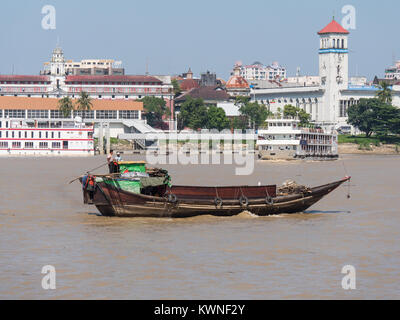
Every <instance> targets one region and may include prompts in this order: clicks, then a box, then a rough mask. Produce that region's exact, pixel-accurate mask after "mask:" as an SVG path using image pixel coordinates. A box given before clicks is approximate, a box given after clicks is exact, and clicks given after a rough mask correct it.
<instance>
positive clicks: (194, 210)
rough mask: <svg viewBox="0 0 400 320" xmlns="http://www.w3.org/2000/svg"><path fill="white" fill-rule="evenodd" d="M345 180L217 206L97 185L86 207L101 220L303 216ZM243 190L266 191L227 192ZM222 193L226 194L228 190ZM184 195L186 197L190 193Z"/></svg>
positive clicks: (211, 201) (210, 201)
mask: <svg viewBox="0 0 400 320" xmlns="http://www.w3.org/2000/svg"><path fill="white" fill-rule="evenodd" d="M349 179H350V178H345V179H343V180H340V181H337V182H333V183H330V184H327V185H323V186H319V187H316V188H311V189H309V190H308V191H307V192H306V193H298V194H292V195H287V196H276V195H275V194H274V196H273V197H272V196H271V197H268V196H267V197H265V196H262V197H260V196H258V197H257V198H251V197H248V198H247V195H246V197H245V198H244V199H245V200H243V198H242V197H240V198H239V195H238V196H237V198H235V199H225V200H222V199H221V198H218V199H220V200H221V202H216V198H212V199H210V198H207V197H204V198H199V197H195V196H193V197H192V198H191V197H190V196H188V195H185V194H182V193H181V194H179V193H178V194H177V195H176V198H175V199H173V200H174V201H171V199H170V198H169V199H168V197H165V198H162V197H152V196H145V195H141V194H135V193H131V192H128V191H124V190H121V189H119V188H116V187H114V186H111V185H109V184H106V183H104V182H100V183H98V184H97V186H96V191H95V193H94V195H93V199H92V200H90V203H91V204H94V205H95V206H96V207H97V209H98V210H99V212H100V213H101V214H102V215H103V216H115V217H149V218H188V217H194V216H201V215H212V216H226V217H229V216H235V215H238V214H240V213H242V212H244V211H249V212H251V213H253V214H255V215H258V216H268V215H278V214H283V213H285V214H294V213H301V212H304V211H305V210H307V209H308V208H310V207H311V206H312V205H314V204H315V203H317V202H318V201H320V200H321V199H322V198H323V197H325V196H326V195H328V194H329V193H331V192H332V191H334V190H335V189H336V188H338V187H339V186H340V185H341V184H343V183H344V182H346V181H348V180H349ZM187 188H193V187H187ZM245 188H249V189H248V190H250V191H252V192H255V193H257V192H256V191H257V189H259V191H260V190H261V189H262V190H264V192H265V188H266V187H232V188H231V189H232V190H233V191H232V192H233V193H236V194H237V191H234V190H241V191H242V192H244V193H245V192H246V189H245ZM269 188H272V187H269ZM209 189H212V188H209ZM225 189H227V190H229V187H228V188H225ZM173 190H174V189H172V191H173ZM179 190H185V187H176V189H175V191H178V192H179ZM243 190H245V191H243ZM267 190H268V189H267ZM250 191H249V192H250ZM267 193H268V192H267ZM188 194H189V195H190V192H188ZM84 196H85V202H86V203H88V195H87V194H85V195H84ZM271 199H272V201H271Z"/></svg>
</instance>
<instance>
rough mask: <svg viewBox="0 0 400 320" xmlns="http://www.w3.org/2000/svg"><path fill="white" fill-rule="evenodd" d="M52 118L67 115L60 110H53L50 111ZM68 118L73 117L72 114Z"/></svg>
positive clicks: (62, 117) (61, 117)
mask: <svg viewBox="0 0 400 320" xmlns="http://www.w3.org/2000/svg"><path fill="white" fill-rule="evenodd" d="M50 118H51V119H64V118H65V116H64V114H63V113H62V112H61V111H59V110H51V111H50ZM67 118H71V115H69V116H68V117H67Z"/></svg>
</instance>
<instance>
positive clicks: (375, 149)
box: [339, 143, 400, 155]
mask: <svg viewBox="0 0 400 320" xmlns="http://www.w3.org/2000/svg"><path fill="white" fill-rule="evenodd" d="M339 154H369V155H371V154H379V155H393V154H395V155H400V147H399V146H398V145H395V144H384V145H380V146H375V145H372V144H371V145H364V146H363V145H359V144H355V143H342V144H339Z"/></svg>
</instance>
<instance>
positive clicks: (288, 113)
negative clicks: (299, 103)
mask: <svg viewBox="0 0 400 320" xmlns="http://www.w3.org/2000/svg"><path fill="white" fill-rule="evenodd" d="M283 115H284V117H291V118H295V119H299V120H300V126H302V127H304V126H306V125H309V124H310V120H311V115H310V114H308V113H307V112H306V111H304V110H303V109H302V108H299V107H295V106H293V105H291V104H288V105H286V106H284V108H283Z"/></svg>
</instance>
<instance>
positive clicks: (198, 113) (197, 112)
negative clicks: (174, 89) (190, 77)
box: [178, 96, 208, 130]
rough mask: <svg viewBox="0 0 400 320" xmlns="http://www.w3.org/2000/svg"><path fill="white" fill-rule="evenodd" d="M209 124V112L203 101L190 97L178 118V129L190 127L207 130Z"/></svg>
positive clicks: (183, 105)
mask: <svg viewBox="0 0 400 320" xmlns="http://www.w3.org/2000/svg"><path fill="white" fill-rule="evenodd" d="M207 122H208V112H207V107H206V106H205V105H204V101H203V99H193V98H192V97H190V96H189V97H188V98H187V100H186V101H185V102H184V103H183V104H182V106H181V111H180V113H179V116H178V129H179V130H182V129H184V128H185V127H189V128H191V129H194V130H197V129H200V128H205V127H206V126H207Z"/></svg>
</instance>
